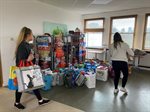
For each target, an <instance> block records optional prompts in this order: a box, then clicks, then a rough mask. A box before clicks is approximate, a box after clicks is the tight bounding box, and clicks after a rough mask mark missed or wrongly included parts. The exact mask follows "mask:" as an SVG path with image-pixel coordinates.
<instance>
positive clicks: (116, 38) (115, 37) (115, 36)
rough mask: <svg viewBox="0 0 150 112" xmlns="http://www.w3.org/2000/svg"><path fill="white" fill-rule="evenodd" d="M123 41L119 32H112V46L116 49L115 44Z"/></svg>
mask: <svg viewBox="0 0 150 112" xmlns="http://www.w3.org/2000/svg"><path fill="white" fill-rule="evenodd" d="M121 42H123V40H122V38H121V35H120V33H118V32H116V33H115V34H114V48H115V49H117V46H118V45H120V43H121Z"/></svg>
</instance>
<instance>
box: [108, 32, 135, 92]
mask: <svg viewBox="0 0 150 112" xmlns="http://www.w3.org/2000/svg"><path fill="white" fill-rule="evenodd" d="M113 41H114V42H113V43H112V44H111V45H110V49H109V51H110V56H111V61H112V66H113V69H114V73H115V78H114V85H115V90H114V93H115V94H116V93H118V92H119V89H118V83H119V78H120V73H121V72H122V73H123V79H122V88H121V89H120V90H121V91H123V92H125V93H127V90H126V89H125V86H126V83H127V80H128V74H129V73H128V57H127V55H129V56H134V52H133V51H132V50H131V49H130V48H129V46H128V44H126V43H125V42H123V40H122V38H121V35H120V34H119V33H118V32H116V33H115V34H114V40H113Z"/></svg>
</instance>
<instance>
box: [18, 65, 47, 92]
mask: <svg viewBox="0 0 150 112" xmlns="http://www.w3.org/2000/svg"><path fill="white" fill-rule="evenodd" d="M26 65H27V64H26ZM28 65H31V66H24V67H19V69H17V70H16V75H17V81H18V91H19V92H26V91H30V90H34V89H38V88H42V87H43V86H44V85H45V84H44V81H43V77H42V73H41V69H40V67H39V66H38V65H33V64H28Z"/></svg>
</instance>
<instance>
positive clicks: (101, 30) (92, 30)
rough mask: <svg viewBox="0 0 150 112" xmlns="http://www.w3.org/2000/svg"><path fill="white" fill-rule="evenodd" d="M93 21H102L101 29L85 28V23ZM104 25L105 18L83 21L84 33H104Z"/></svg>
mask: <svg viewBox="0 0 150 112" xmlns="http://www.w3.org/2000/svg"><path fill="white" fill-rule="evenodd" d="M92 20H93V21H94V20H103V28H94V29H92V28H91V29H90V28H88V29H87V28H86V22H87V21H92ZM104 23H105V18H91V19H84V33H87V32H104Z"/></svg>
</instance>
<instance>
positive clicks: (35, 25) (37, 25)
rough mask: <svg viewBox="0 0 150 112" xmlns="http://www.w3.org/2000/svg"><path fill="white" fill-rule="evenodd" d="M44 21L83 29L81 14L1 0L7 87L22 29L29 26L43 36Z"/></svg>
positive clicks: (0, 31)
mask: <svg viewBox="0 0 150 112" xmlns="http://www.w3.org/2000/svg"><path fill="white" fill-rule="evenodd" d="M43 21H50V22H56V23H63V24H67V25H68V29H71V30H74V29H75V28H76V27H79V28H80V27H81V15H80V14H77V13H74V12H72V13H71V12H69V11H66V10H63V9H59V8H57V7H54V6H50V5H47V4H43V3H40V2H37V1H35V0H0V42H1V44H0V45H1V47H0V51H1V58H2V69H3V71H2V72H3V81H4V85H7V80H8V74H9V66H10V65H13V64H14V60H13V57H14V49H15V40H16V38H17V35H18V34H19V31H20V29H21V28H22V27H23V26H27V27H29V28H31V29H32V30H33V33H34V34H35V35H38V34H43ZM11 39H12V40H11Z"/></svg>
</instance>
